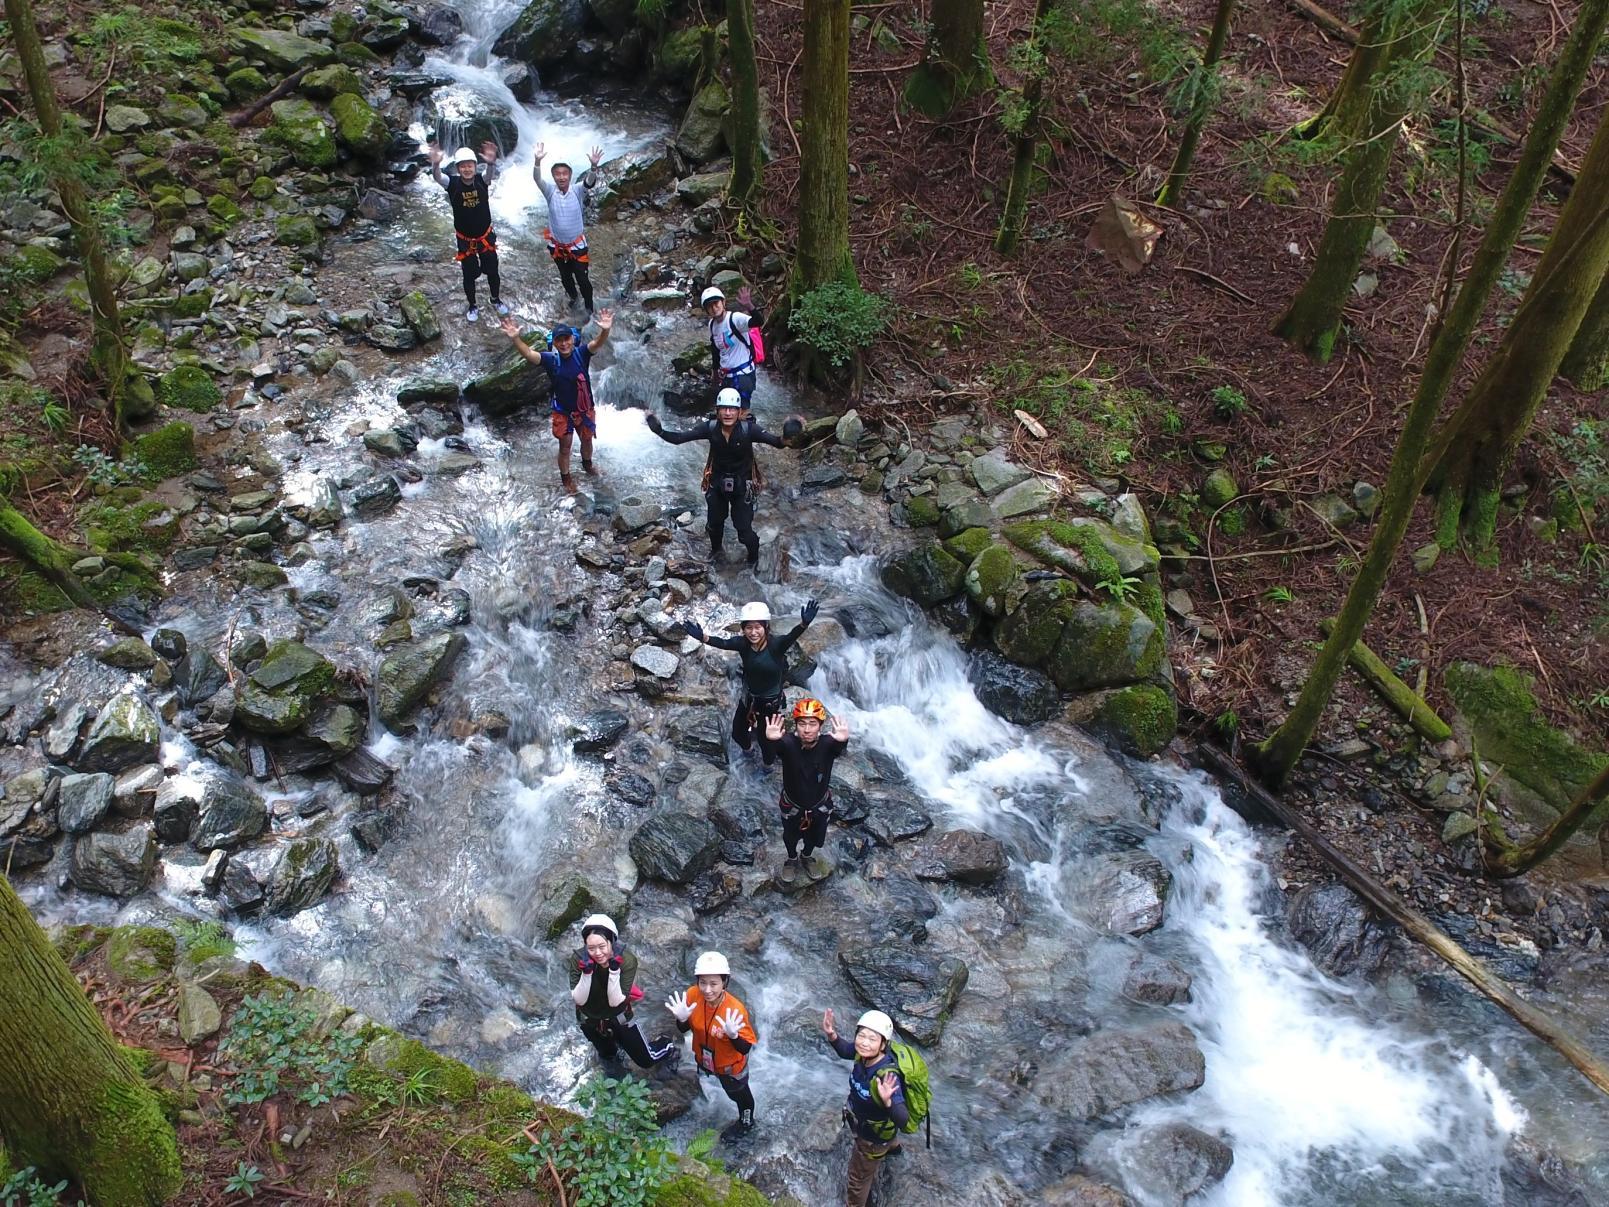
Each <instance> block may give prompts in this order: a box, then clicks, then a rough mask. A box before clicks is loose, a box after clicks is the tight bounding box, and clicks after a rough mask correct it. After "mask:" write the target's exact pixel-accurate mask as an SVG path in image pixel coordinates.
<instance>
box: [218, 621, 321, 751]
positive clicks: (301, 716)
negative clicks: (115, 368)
mask: <svg viewBox="0 0 1609 1207" xmlns="http://www.w3.org/2000/svg"><path fill="white" fill-rule="evenodd" d="M334 686H335V664H334V663H333V662H331V661H330V660H329V659H328V658H326V657H324V655H323V654H320V653H319V652H318V651H317V650H315V649H312V648H311V647H309V646H306V645H303V644H302V643H301V642H299V641H276V642H274V644H273V645H271V646H269V647H268V652H267V653H266V654H265V655H264V656H263V660H262V662H261V663H259V664H258V666H257V669H256V670H254V671H252V672H251V674H250V675H248V676H247V677H246V681H245V682H244V683H243V684H241V685H240V691H239V696H238V698H237V699H236V701H235V720H236V721H237V722H238V723H239V724H240V725H241V726H243V727H244V728H246V729H249V730H251V731H252V732H253V733H261V734H267V735H269V736H279V735H283V734H287V733H292V732H294V731H295V730H297V729H299V728H301V726H302V725H303V724H305V723H306V721H307V719H308V718H309V717H310V716H311V715H312V711H313V705H314V704H315V703H316V702H317V701H318V700H319V699H320V698H321V697H323V696H326V695H328V694H329V693H330V691H331V690H332V689H333V688H334Z"/></svg>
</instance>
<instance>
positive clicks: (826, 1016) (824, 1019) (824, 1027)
mask: <svg viewBox="0 0 1609 1207" xmlns="http://www.w3.org/2000/svg"><path fill="white" fill-rule="evenodd" d="M821 1033H822V1034H823V1035H825V1036H826V1037H827V1038H828V1039H837V1038H838V1031H837V1029H836V1028H835V1027H834V1026H833V1025H832V1007H830V1006H829V1007H828V1008H827V1010H826V1012H825V1013H823V1014H822V1016H821Z"/></svg>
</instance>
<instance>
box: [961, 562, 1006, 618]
mask: <svg viewBox="0 0 1609 1207" xmlns="http://www.w3.org/2000/svg"><path fill="white" fill-rule="evenodd" d="M962 583H963V585H964V586H965V588H966V593H967V598H968V599H970V600H971V601H972V602H973V603H974V604H976V605H977V606H978V608H979V609H981V610H982V611H983V613H984V615H986V616H991V617H994V618H995V619H999V618H1000V617H1001V616H1003V615H1005V611H1006V607H1007V605H1008V604H1009V603H1010V602H1011V600H1012V596H1013V593H1014V589H1015V588H1016V585H1017V559H1016V556H1015V555H1014V554H1013V553H1012V552H1011V550H1010V549H1008V548H1007V547H1006V546H1004V545H990V546H989V547H988V548H987V549H985V550H984V551H983V552H982V553H980V554H978V556H977V557H975V558H973V559H972V564H971V565H969V566H968V567H967V572H966V578H965V579H963V580H962Z"/></svg>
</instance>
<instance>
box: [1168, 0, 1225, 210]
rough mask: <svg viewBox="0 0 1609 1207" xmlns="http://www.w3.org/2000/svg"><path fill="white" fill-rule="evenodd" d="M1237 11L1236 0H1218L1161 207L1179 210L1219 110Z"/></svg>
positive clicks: (1192, 81)
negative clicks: (1221, 76) (1221, 72)
mask: <svg viewBox="0 0 1609 1207" xmlns="http://www.w3.org/2000/svg"><path fill="white" fill-rule="evenodd" d="M1234 11H1235V0H1218V13H1217V15H1216V16H1215V17H1213V19H1212V32H1211V33H1210V34H1208V35H1207V51H1206V53H1205V54H1204V55H1202V57H1201V66H1200V68H1199V69H1198V70H1197V71H1196V72H1195V73H1194V76H1193V78H1192V80H1191V84H1190V92H1189V98H1190V99H1189V103H1188V108H1189V116H1188V117H1187V118H1186V119H1185V125H1184V133H1183V134H1182V135H1181V136H1180V138H1179V151H1178V154H1176V155H1175V156H1174V157H1173V166H1172V167H1171V168H1169V169H1168V178H1167V180H1166V181H1165V182H1164V183H1163V185H1162V191H1161V192H1160V193H1158V194H1157V197H1156V203H1157V204H1158V205H1167V206H1174V207H1177V206H1178V205H1179V204H1180V203H1181V202H1182V201H1183V200H1184V186H1185V182H1186V181H1188V180H1189V179H1190V164H1191V161H1192V160H1194V159H1195V157H1196V144H1197V143H1199V142H1200V141H1201V130H1202V127H1203V126H1205V125H1206V124H1207V118H1208V117H1210V116H1211V115H1212V112H1213V110H1215V109H1216V108H1217V107H1218V60H1219V59H1221V58H1222V57H1223V52H1224V43H1225V42H1227V41H1228V40H1229V18H1230V16H1231V15H1232V14H1233V13H1234Z"/></svg>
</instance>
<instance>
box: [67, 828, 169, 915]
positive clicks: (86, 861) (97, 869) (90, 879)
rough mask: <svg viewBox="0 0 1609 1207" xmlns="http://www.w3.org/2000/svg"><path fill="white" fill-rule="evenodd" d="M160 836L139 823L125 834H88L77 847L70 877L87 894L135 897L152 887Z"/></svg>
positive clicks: (76, 843)
mask: <svg viewBox="0 0 1609 1207" xmlns="http://www.w3.org/2000/svg"><path fill="white" fill-rule="evenodd" d="M155 868H156V835H155V834H153V833H152V832H151V827H150V826H149V825H146V824H145V823H143V822H142V823H139V824H137V825H135V826H133V827H131V828H130V829H128V830H127V831H125V832H124V833H122V834H108V833H106V832H104V831H102V832H101V833H98V834H85V835H84V836H83V837H82V838H79V839H78V840H77V841H76V842H74V843H73V853H72V856H71V858H70V859H69V861H68V869H67V875H68V877H69V878H70V879H71V880H72V882H73V883H74V884H75V885H77V886H78V887H79V888H81V889H83V890H84V891H85V892H87V893H100V894H102V895H103V896H107V897H132V896H133V895H134V894H135V893H137V892H139V891H140V890H142V889H143V888H145V886H146V885H148V884H149V883H151V873H152V872H153V871H154V870H155Z"/></svg>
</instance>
